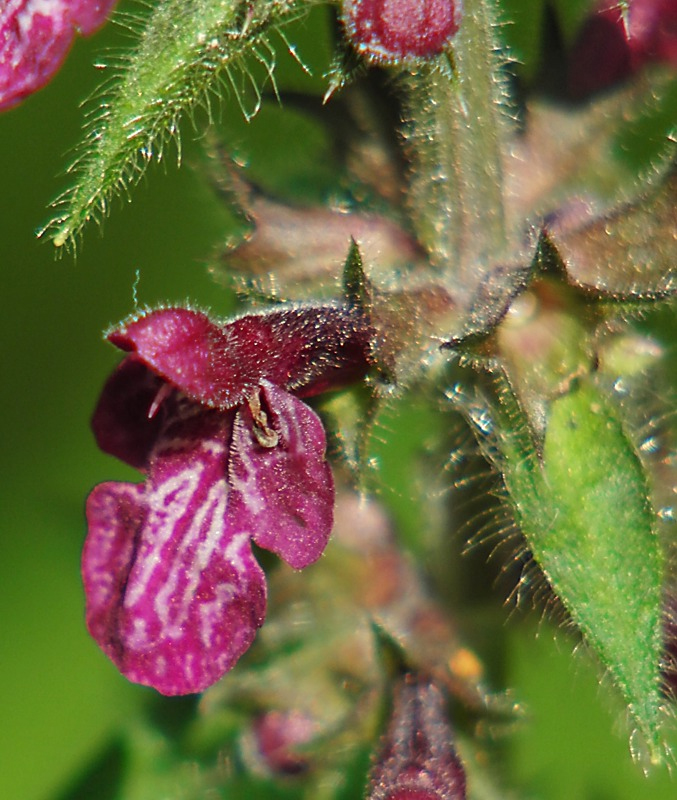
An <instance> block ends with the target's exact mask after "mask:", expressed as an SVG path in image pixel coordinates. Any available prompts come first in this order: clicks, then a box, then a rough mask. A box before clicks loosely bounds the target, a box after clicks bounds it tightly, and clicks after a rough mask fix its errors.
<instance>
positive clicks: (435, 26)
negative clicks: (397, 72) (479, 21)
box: [343, 0, 463, 64]
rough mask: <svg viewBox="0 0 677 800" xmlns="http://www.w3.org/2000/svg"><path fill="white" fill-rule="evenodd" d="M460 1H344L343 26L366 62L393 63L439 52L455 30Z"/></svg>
mask: <svg viewBox="0 0 677 800" xmlns="http://www.w3.org/2000/svg"><path fill="white" fill-rule="evenodd" d="M462 13H463V4H462V2H461V0H344V2H343V24H344V25H345V29H346V33H347V35H348V38H349V39H350V41H351V43H352V45H353V47H354V48H355V49H356V50H357V51H358V52H359V53H361V54H362V55H363V56H365V57H366V58H367V59H369V60H370V61H373V62H376V63H379V64H397V63H399V62H400V61H412V60H413V61H415V60H417V59H426V58H432V57H433V56H436V55H438V54H439V53H441V52H442V51H443V50H444V49H445V48H446V47H447V46H448V44H449V42H450V40H451V38H452V37H453V36H454V34H455V33H456V31H457V30H458V26H459V25H460V22H461V16H462Z"/></svg>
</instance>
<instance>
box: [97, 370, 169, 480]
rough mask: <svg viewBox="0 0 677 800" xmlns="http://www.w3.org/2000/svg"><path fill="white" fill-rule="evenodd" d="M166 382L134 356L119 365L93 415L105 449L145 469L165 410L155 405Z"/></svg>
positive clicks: (110, 453)
mask: <svg viewBox="0 0 677 800" xmlns="http://www.w3.org/2000/svg"><path fill="white" fill-rule="evenodd" d="M167 386H168V384H167V383H165V382H164V381H163V380H162V378H159V377H158V376H157V375H155V374H154V373H152V372H151V371H150V370H149V369H148V367H147V366H146V365H145V364H143V363H142V362H141V361H139V359H138V358H136V357H135V356H129V357H128V358H126V359H125V360H124V361H123V362H122V363H121V364H120V365H119V366H118V368H117V369H116V370H115V372H113V374H112V375H111V376H110V378H108V380H107V381H106V384H105V386H104V387H103V391H102V392H101V397H100V398H99V402H98V404H97V406H96V410H95V411H94V415H93V416H92V429H93V431H94V435H95V437H96V441H97V444H98V445H99V447H100V448H101V449H102V450H103V451H104V453H108V454H109V455H112V456H115V457H116V458H119V459H120V460H121V461H124V462H125V463H127V464H129V465H130V466H131V467H136V469H139V470H142V471H144V470H145V469H146V467H147V464H148V460H149V458H150V453H151V449H152V447H153V445H154V444H155V441H156V440H157V438H158V435H159V433H160V429H161V427H162V423H163V419H164V414H163V413H157V412H159V411H161V407H160V408H159V409H155V408H154V405H156V404H157V400H158V398H161V397H162V395H161V392H162V391H163V387H167ZM154 411H155V412H156V413H153V412H154Z"/></svg>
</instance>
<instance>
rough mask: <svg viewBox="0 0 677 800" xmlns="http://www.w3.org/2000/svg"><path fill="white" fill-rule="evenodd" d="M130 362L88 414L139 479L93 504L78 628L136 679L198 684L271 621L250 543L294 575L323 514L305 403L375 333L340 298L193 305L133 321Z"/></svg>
mask: <svg viewBox="0 0 677 800" xmlns="http://www.w3.org/2000/svg"><path fill="white" fill-rule="evenodd" d="M108 339H109V340H110V341H111V342H112V343H113V344H115V345H117V346H118V347H120V348H121V349H123V350H125V351H128V352H129V355H128V356H127V357H126V359H125V360H124V361H123V362H122V363H121V364H120V366H119V367H118V368H117V370H116V371H115V372H114V373H113V375H112V376H111V377H110V378H109V380H108V382H107V384H106V386H105V387H104V390H103V393H102V396H101V399H100V401H99V404H98V407H97V409H96V411H95V414H94V418H93V428H94V432H95V435H96V437H97V441H98V443H99V446H100V447H101V448H102V449H103V450H104V451H106V452H108V453H110V454H112V455H114V456H116V457H118V458H120V459H122V460H123V461H125V462H127V463H128V464H130V465H131V466H133V467H135V468H137V469H139V470H140V471H141V472H143V473H145V475H146V481H145V483H144V484H131V483H103V484H101V485H99V486H97V487H96V488H95V489H94V491H93V492H92V493H91V495H90V497H89V499H88V502H87V522H88V536H87V540H86V543H85V548H84V552H83V561H82V569H83V579H84V585H85V593H86V597H87V625H88V628H89V631H90V633H91V634H92V636H93V637H94V638H95V639H96V641H97V642H98V644H99V645H100V647H101V648H102V649H103V651H104V652H105V653H106V654H107V655H108V656H109V657H110V658H111V659H112V660H113V661H114V662H115V664H116V665H117V666H118V668H119V669H120V671H121V672H122V673H123V674H124V675H126V676H127V677H128V678H129V679H130V680H133V681H135V682H138V683H143V684H147V685H150V686H153V687H155V688H156V689H157V690H158V691H160V692H162V693H163V694H167V695H176V694H187V693H191V692H199V691H202V690H203V689H205V688H206V687H207V686H209V685H211V684H212V683H214V682H215V681H216V680H218V679H219V678H220V677H221V676H222V675H223V674H224V673H225V672H226V671H227V670H228V669H230V668H231V667H232V666H233V664H234V663H235V662H236V661H237V659H238V658H239V657H240V656H241V655H242V653H243V652H244V651H245V650H246V649H247V648H248V647H249V645H250V644H251V642H252V640H253V638H254V635H255V633H256V630H257V629H258V627H259V626H260V625H261V624H262V622H263V618H264V615H265V605H266V586H265V579H264V574H263V571H262V570H261V568H260V567H259V565H258V563H257V562H256V560H255V558H254V556H253V554H252V550H251V542H252V541H253V542H255V543H256V544H257V545H258V546H259V547H263V548H265V549H267V550H271V551H272V552H274V553H276V554H278V555H279V556H280V557H281V558H283V559H284V560H285V561H286V562H287V563H288V564H290V565H291V566H292V567H294V568H296V569H301V568H303V567H306V566H308V565H309V564H311V563H312V562H314V561H315V560H317V559H318V558H319V557H320V555H321V554H322V551H323V550H324V547H325V545H326V543H327V539H328V537H329V534H330V532H331V528H332V521H333V504H334V487H333V481H332V476H331V472H330V469H329V466H328V464H327V463H326V461H325V448H326V440H325V435H324V430H323V428H322V424H321V422H320V419H319V417H318V416H317V415H316V413H315V412H314V411H313V410H312V409H310V408H309V407H308V406H307V405H306V404H305V403H304V402H302V400H300V399H299V398H300V397H308V396H311V395H315V394H318V393H320V392H323V391H326V390H329V389H333V388H335V387H338V386H341V385H344V384H345V383H348V382H350V381H354V380H357V379H359V378H361V377H362V376H363V375H364V374H365V372H366V370H367V369H368V366H369V363H370V347H371V329H370V326H369V323H368V320H367V319H366V317H365V315H364V314H363V313H362V312H361V311H360V310H359V309H358V308H353V307H348V306H323V307H306V308H299V307H294V308H283V309H280V310H277V311H273V312H269V313H265V314H250V315H247V316H243V317H240V318H239V319H235V320H234V321H231V322H229V323H226V324H217V323H215V322H213V321H212V320H211V319H210V318H209V317H208V316H207V315H205V314H203V313H200V312H197V311H194V310H191V309H187V308H165V309H160V310H156V311H151V312H148V313H145V314H142V315H140V316H136V317H134V318H133V319H132V320H130V321H128V322H127V323H124V324H122V325H121V326H120V327H118V328H116V329H115V330H113V331H111V332H110V334H109V336H108Z"/></svg>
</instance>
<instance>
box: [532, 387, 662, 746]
mask: <svg viewBox="0 0 677 800" xmlns="http://www.w3.org/2000/svg"><path fill="white" fill-rule="evenodd" d="M543 461H544V477H545V481H546V483H547V499H548V501H549V502H548V505H549V510H550V519H549V520H547V523H546V525H545V526H543V524H541V526H538V528H537V527H534V529H532V530H531V531H530V535H529V536H528V538H529V542H530V545H531V547H532V548H533V551H534V555H535V556H536V557H537V559H538V560H539V562H540V564H541V566H542V567H543V569H544V571H545V573H546V574H547V575H548V577H549V579H550V581H551V583H552V585H553V587H554V588H555V590H556V592H557V593H558V595H559V596H560V597H561V598H562V600H563V601H564V603H565V604H566V606H567V608H568V609H569V611H570V613H571V615H572V617H573V618H574V620H575V621H576V622H577V623H578V625H579V627H580V628H581V630H582V631H583V633H584V634H585V635H586V637H587V638H588V640H589V641H590V642H591V644H592V645H593V647H594V648H595V649H596V651H597V653H598V655H599V657H600V659H601V661H602V663H603V664H604V666H605V667H606V668H607V669H608V670H609V672H610V673H611V675H612V677H613V679H614V681H615V683H616V684H617V686H618V687H619V688H620V690H621V691H622V692H623V694H624V696H625V699H626V701H627V703H628V706H629V710H630V713H631V715H632V717H633V720H634V723H635V724H636V726H637V729H638V731H639V732H640V733H641V735H642V737H643V738H644V740H645V743H646V745H647V747H648V749H649V753H650V756H651V759H652V760H654V761H655V760H658V757H659V743H660V739H659V736H658V728H659V722H660V713H659V712H660V706H661V696H660V691H659V683H660V670H659V663H660V656H661V649H662V621H661V601H662V585H663V568H664V565H663V555H662V552H661V547H660V544H659V541H658V538H657V536H656V532H655V529H654V514H653V511H652V509H651V505H650V502H649V499H648V498H649V490H648V486H647V481H646V477H645V474H644V469H643V467H642V464H641V462H640V461H639V458H638V457H637V455H636V453H635V451H634V448H633V447H632V444H631V443H630V441H629V440H628V437H627V435H626V433H625V431H624V430H623V426H622V424H621V421H620V419H619V417H618V414H617V412H616V410H615V409H614V408H613V406H612V405H611V403H609V402H608V401H607V400H606V399H605V398H604V396H603V395H602V394H601V393H600V392H599V391H598V390H597V389H596V388H595V387H594V386H593V385H592V384H591V383H582V384H580V386H578V387H577V388H575V389H574V390H573V391H572V392H570V393H569V394H567V395H565V396H563V397H560V398H559V399H558V400H556V401H555V402H554V403H553V404H552V407H551V413H550V416H549V419H548V427H547V431H546V436H545V443H544V447H543ZM542 522H546V519H545V518H543V516H542ZM525 532H526V531H525Z"/></svg>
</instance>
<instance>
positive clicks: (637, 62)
mask: <svg viewBox="0 0 677 800" xmlns="http://www.w3.org/2000/svg"><path fill="white" fill-rule="evenodd" d="M650 62H663V63H666V64H672V65H673V66H677V0H631V2H630V5H629V8H628V18H627V29H626V25H625V23H624V22H623V17H622V14H621V11H620V8H619V7H618V6H617V5H614V4H613V3H610V2H605V1H604V2H601V3H600V4H599V5H598V7H597V10H596V11H595V12H594V13H593V14H592V15H591V16H590V17H588V19H587V20H586V22H585V23H584V25H583V27H582V28H581V31H580V33H579V35H578V37H577V39H576V42H575V43H574V46H573V49H572V52H571V57H570V59H569V78H568V80H569V89H570V92H571V94H572V95H573V96H574V97H577V98H582V97H587V96H588V95H589V94H592V93H593V92H596V91H599V90H602V89H605V88H607V87H609V86H612V85H614V84H615V83H618V82H620V81H622V80H625V79H626V78H628V77H630V76H631V75H633V74H634V73H635V72H637V71H638V70H639V69H641V68H642V67H643V66H644V65H645V64H648V63H650Z"/></svg>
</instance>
